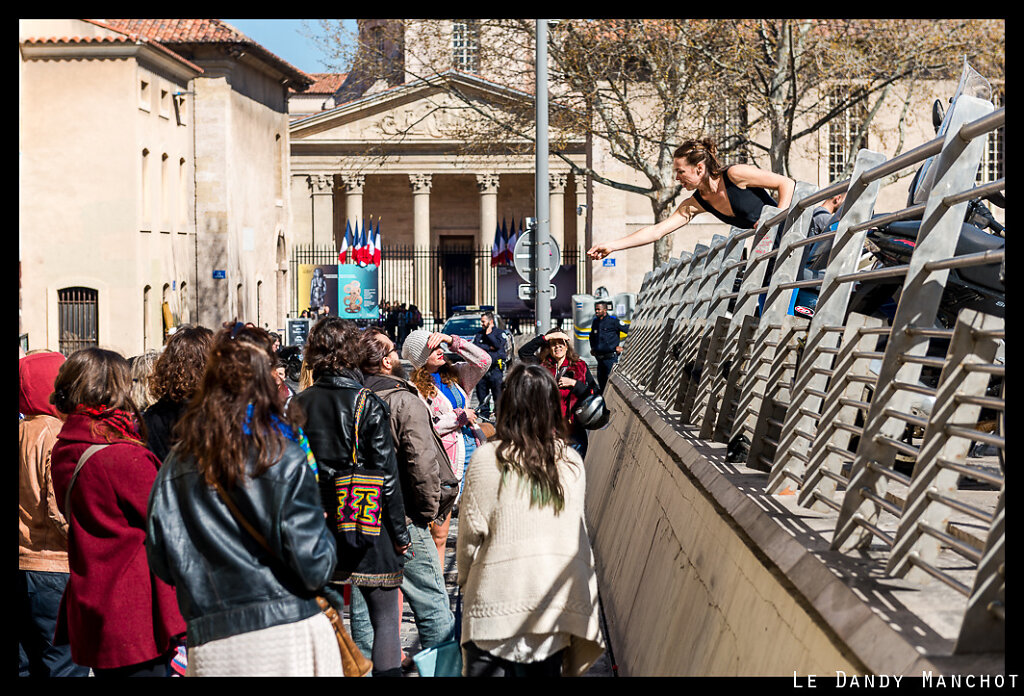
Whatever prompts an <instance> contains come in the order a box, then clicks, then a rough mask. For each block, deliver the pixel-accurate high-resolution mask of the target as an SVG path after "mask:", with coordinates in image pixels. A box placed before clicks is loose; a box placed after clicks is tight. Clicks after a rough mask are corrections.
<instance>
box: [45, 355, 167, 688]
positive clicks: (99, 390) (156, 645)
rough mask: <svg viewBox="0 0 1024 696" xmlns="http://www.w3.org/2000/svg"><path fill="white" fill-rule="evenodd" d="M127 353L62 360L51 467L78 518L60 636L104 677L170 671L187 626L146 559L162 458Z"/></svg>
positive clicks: (72, 518) (60, 496) (67, 513)
mask: <svg viewBox="0 0 1024 696" xmlns="http://www.w3.org/2000/svg"><path fill="white" fill-rule="evenodd" d="M131 384H132V378H131V370H130V368H129V366H128V361H127V360H125V359H124V358H123V357H122V356H121V355H119V354H118V353H114V352H113V351H109V350H103V349H101V348H86V349H84V350H80V351H77V352H76V353H73V354H72V355H71V357H69V358H68V359H67V361H66V362H65V363H64V364H63V365H62V366H61V368H60V371H59V372H58V373H57V379H56V380H55V381H54V385H53V387H54V391H53V395H52V396H51V397H50V401H51V402H52V403H53V405H54V406H56V407H57V410H58V411H60V412H61V413H62V414H64V415H65V421H64V426H63V427H62V428H61V430H60V433H59V434H58V435H57V444H56V445H54V447H53V453H52V461H51V465H50V470H51V475H52V477H53V491H54V494H55V495H56V498H57V508H58V510H60V512H61V514H63V515H64V519H65V520H67V523H68V565H69V569H70V577H69V579H68V584H67V589H66V590H65V592H64V597H63V599H62V600H61V606H60V611H59V613H58V618H57V629H56V633H55V639H54V643H55V644H56V645H61V644H66V643H70V645H71V657H72V659H73V660H74V662H75V664H79V665H82V666H84V667H91V668H92V670H93V672H94V673H95V674H96V676H169V672H170V662H171V659H172V658H173V656H174V655H175V654H176V652H177V642H178V640H179V639H180V636H181V634H183V633H184V632H185V622H184V620H183V619H182V617H181V613H180V612H179V611H178V603H177V600H176V598H175V591H174V588H173V587H171V586H170V585H169V584H166V583H164V582H162V581H161V580H160V579H158V578H157V577H155V576H154V575H153V572H152V570H150V567H149V564H148V563H147V562H146V553H145V549H144V544H145V539H146V529H145V520H146V505H147V502H148V499H149V492H150V490H151V489H152V488H153V481H154V480H156V476H157V470H158V469H159V468H160V460H159V459H157V457H156V455H154V454H153V453H152V452H150V451H149V450H148V449H146V447H145V445H144V444H143V443H144V442H145V426H144V425H142V424H141V418H140V415H139V410H138V408H137V407H136V405H135V402H134V401H133V400H132V398H131Z"/></svg>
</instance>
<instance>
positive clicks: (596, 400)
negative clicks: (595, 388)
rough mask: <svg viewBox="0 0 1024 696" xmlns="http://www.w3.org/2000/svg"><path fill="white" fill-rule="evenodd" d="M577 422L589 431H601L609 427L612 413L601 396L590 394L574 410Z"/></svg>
mask: <svg viewBox="0 0 1024 696" xmlns="http://www.w3.org/2000/svg"><path fill="white" fill-rule="evenodd" d="M573 415H574V416H575V420H576V422H577V423H579V424H580V425H581V426H583V427H584V428H586V429H587V430H599V429H601V428H603V427H604V426H606V425H608V421H609V420H610V419H611V415H612V412H611V411H609V410H608V407H607V406H606V405H605V403H604V397H603V396H601V395H600V394H590V395H588V396H585V397H583V398H582V399H580V401H579V403H578V404H576V408H574V409H573Z"/></svg>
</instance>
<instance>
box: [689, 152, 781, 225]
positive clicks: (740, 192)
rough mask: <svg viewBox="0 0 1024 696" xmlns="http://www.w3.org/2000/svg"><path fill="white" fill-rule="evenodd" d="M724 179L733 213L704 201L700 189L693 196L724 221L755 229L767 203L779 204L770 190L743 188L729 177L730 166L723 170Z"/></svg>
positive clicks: (754, 187)
mask: <svg viewBox="0 0 1024 696" xmlns="http://www.w3.org/2000/svg"><path fill="white" fill-rule="evenodd" d="M722 181H724V182H725V195H726V197H728V199H729V205H730V206H732V212H733V213H734V214H733V215H726V214H725V213H722V212H720V211H718V210H716V209H715V208H714V207H713V206H711V205H709V204H708V203H706V202H705V201H704V199H703V198H702V197H701V195H700V191H694V192H693V197H694V198H695V199H697V202H698V203H700V207H701V208H703V209H704V210H705V211H707V212H709V213H711V214H712V215H714V216H715V217H716V218H718V219H719V220H721V221H722V222H724V223H726V224H728V225H731V226H733V227H739V228H740V229H743V230H750V229H753V228H754V226H755V225H757V219H758V218H759V217H761V209H762V208H764V207H765V206H766V205H771V206H775V205H778V204H777V203H776V202H775V199H774V198H772V197H771V196H769V195H768V192H767V191H766V190H765V189H763V188H761V187H759V186H748V187H747V188H745V189H743V188H740V187H739V186H737V185H736V184H734V183H732V180H731V179H729V167H726V168H725V169H723V170H722Z"/></svg>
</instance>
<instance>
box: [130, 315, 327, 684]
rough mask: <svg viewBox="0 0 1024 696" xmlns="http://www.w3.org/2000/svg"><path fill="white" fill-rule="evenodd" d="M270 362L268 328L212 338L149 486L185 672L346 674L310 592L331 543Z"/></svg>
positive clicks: (323, 573) (235, 329)
mask: <svg viewBox="0 0 1024 696" xmlns="http://www.w3.org/2000/svg"><path fill="white" fill-rule="evenodd" d="M274 359H275V356H274V354H273V353H272V352H271V341H270V336H269V335H268V334H267V332H266V331H264V330H263V329H260V328H257V327H255V326H251V325H250V326H246V325H245V324H242V323H236V324H234V325H233V326H230V328H225V329H224V330H223V331H220V332H218V333H217V336H216V337H215V339H214V342H213V346H212V348H211V351H210V359H209V363H208V365H207V369H206V371H205V373H204V374H203V377H202V380H201V382H200V383H199V385H198V388H197V391H196V394H195V396H194V398H192V399H191V401H190V402H189V405H188V407H187V408H186V410H185V413H184V414H183V415H182V417H181V420H180V421H179V423H178V432H179V433H180V436H181V437H180V439H179V441H178V443H177V444H176V445H175V447H174V448H173V450H172V451H171V453H170V455H168V457H167V461H166V462H165V463H164V466H163V468H162V469H161V470H160V473H159V475H158V476H157V477H156V481H155V483H154V484H153V492H152V494H151V496H150V504H149V513H148V516H147V537H146V552H147V557H148V560H149V564H150V566H151V567H152V568H153V571H154V572H155V573H156V574H157V575H158V576H159V577H160V578H163V579H164V580H166V581H167V582H171V583H173V584H174V586H175V587H176V588H178V602H179V605H180V607H181V613H182V615H183V616H184V617H185V621H186V622H187V623H188V676H342V673H343V670H342V664H341V653H340V651H339V649H338V641H337V639H336V637H335V634H334V629H333V627H332V625H331V623H330V621H329V620H328V618H327V617H326V616H325V615H324V614H323V613H322V611H321V609H320V606H319V604H318V602H317V599H316V593H317V592H318V591H319V590H320V589H321V588H323V587H324V585H325V584H326V583H327V581H328V580H329V579H330V577H331V573H332V572H333V570H334V566H335V547H334V539H333V538H332V537H331V534H330V530H328V528H327V525H326V523H325V521H324V513H323V509H322V508H321V506H320V495H319V492H318V490H317V485H316V473H315V471H314V469H313V467H312V466H311V461H310V460H309V457H308V452H307V451H306V450H305V449H304V448H303V447H302V442H303V439H302V430H301V429H300V428H299V427H298V426H297V424H296V423H294V422H292V421H290V420H289V418H288V416H287V415H286V414H285V412H284V409H283V408H282V406H281V402H280V400H279V399H278V397H277V386H276V383H275V382H274V378H273V375H272V369H273V361H274ZM260 537H261V538H262V541H260V539H259V538H260ZM264 545H265V546H264Z"/></svg>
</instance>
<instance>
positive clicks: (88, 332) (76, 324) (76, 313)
mask: <svg viewBox="0 0 1024 696" xmlns="http://www.w3.org/2000/svg"><path fill="white" fill-rule="evenodd" d="M57 329H58V332H59V333H58V336H59V339H58V340H59V344H58V347H59V350H60V352H61V353H63V354H64V355H71V354H72V353H74V352H75V351H76V350H81V349H82V348H88V347H90V346H95V345H98V344H99V291H97V290H94V289H93V288H82V287H76V288H63V289H61V290H58V291H57Z"/></svg>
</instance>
